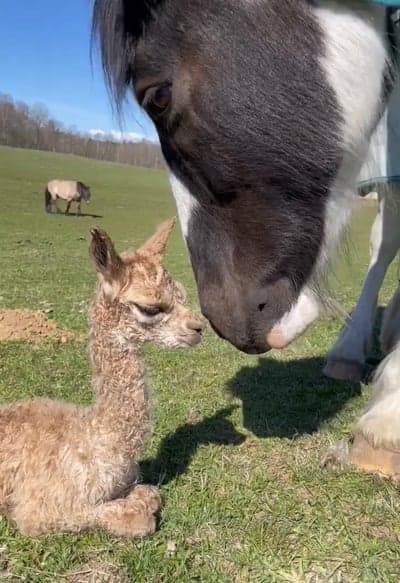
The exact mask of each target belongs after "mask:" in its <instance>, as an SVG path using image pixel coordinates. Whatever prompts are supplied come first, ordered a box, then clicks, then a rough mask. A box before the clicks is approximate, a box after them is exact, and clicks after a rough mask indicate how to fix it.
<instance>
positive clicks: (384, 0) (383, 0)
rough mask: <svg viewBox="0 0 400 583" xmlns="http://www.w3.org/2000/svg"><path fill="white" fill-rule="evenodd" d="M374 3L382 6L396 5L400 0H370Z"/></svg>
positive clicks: (399, 3)
mask: <svg viewBox="0 0 400 583" xmlns="http://www.w3.org/2000/svg"><path fill="white" fill-rule="evenodd" d="M372 2H373V3H374V4H383V6H389V7H391V6H392V7H393V8H394V7H396V6H400V0H397V1H396V0H372Z"/></svg>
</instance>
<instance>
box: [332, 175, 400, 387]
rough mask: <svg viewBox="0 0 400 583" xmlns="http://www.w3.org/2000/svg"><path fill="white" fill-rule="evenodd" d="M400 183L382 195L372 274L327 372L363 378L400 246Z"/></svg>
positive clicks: (373, 234)
mask: <svg viewBox="0 0 400 583" xmlns="http://www.w3.org/2000/svg"><path fill="white" fill-rule="evenodd" d="M398 190H399V187H398V186H394V187H393V188H391V189H390V190H389V189H388V190H387V192H386V193H385V195H384V196H381V197H380V202H379V211H378V214H377V216H376V218H375V222H374V224H373V227H372V230H371V238H370V257H371V259H370V263H369V267H368V274H367V277H366V279H365V282H364V285H363V289H362V292H361V295H360V298H359V300H358V303H357V306H356V308H355V310H354V312H353V314H352V315H351V318H350V319H349V322H348V324H347V325H346V326H345V328H344V329H343V330H342V332H341V334H340V336H339V339H338V340H337V342H336V344H335V346H334V347H333V349H332V350H331V352H330V353H329V355H328V359H327V363H326V366H325V369H324V373H325V375H326V376H328V377H331V378H335V379H340V380H353V381H360V380H361V379H362V377H363V372H364V363H365V359H366V356H367V353H368V350H369V348H370V342H371V337H372V327H373V322H374V315H375V308H376V302H377V298H378V294H379V290H380V288H381V285H382V282H383V280H384V277H385V274H386V271H387V269H388V267H389V265H390V263H391V262H392V260H393V259H394V257H395V255H396V253H397V251H398V249H399V247H400V199H398V196H399V193H398Z"/></svg>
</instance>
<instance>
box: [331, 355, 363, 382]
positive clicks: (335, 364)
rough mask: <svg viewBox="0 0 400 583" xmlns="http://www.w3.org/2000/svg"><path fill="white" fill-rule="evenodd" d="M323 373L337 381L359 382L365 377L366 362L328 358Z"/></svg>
mask: <svg viewBox="0 0 400 583" xmlns="http://www.w3.org/2000/svg"><path fill="white" fill-rule="evenodd" d="M323 373H324V375H325V376H326V377H328V378H330V379H334V380H336V381H350V382H353V383H359V382H361V381H362V380H363V378H364V363H361V362H356V361H353V360H327V362H326V364H325V367H324V370H323Z"/></svg>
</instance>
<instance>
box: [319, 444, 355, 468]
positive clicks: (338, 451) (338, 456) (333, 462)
mask: <svg viewBox="0 0 400 583" xmlns="http://www.w3.org/2000/svg"><path fill="white" fill-rule="evenodd" d="M326 466H334V467H339V468H340V469H341V470H343V469H346V468H348V467H349V466H350V461H349V442H348V441H346V440H343V439H342V440H341V441H337V442H336V443H334V444H333V445H331V446H330V447H329V448H328V451H327V452H326V454H325V455H324V457H323V458H322V460H321V467H323V468H325V467H326Z"/></svg>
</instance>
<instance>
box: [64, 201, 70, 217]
mask: <svg viewBox="0 0 400 583" xmlns="http://www.w3.org/2000/svg"><path fill="white" fill-rule="evenodd" d="M70 208H71V201H68V204H67V208H66V209H65V214H66V215H67V214H68V213H69V209H70Z"/></svg>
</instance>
